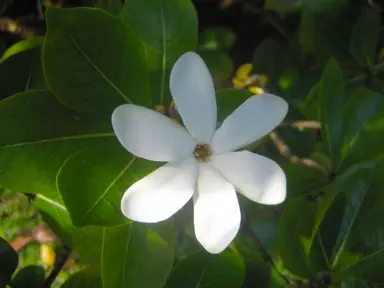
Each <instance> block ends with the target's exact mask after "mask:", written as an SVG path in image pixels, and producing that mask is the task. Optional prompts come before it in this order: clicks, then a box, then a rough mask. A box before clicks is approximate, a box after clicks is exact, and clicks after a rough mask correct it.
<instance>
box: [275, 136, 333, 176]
mask: <svg viewBox="0 0 384 288" xmlns="http://www.w3.org/2000/svg"><path fill="white" fill-rule="evenodd" d="M268 136H269V139H271V141H272V143H273V144H274V145H275V147H276V148H277V150H278V151H279V153H280V154H281V155H283V156H284V157H285V158H287V159H288V160H289V162H291V163H293V164H299V165H303V166H307V167H311V168H316V169H319V170H321V171H322V172H323V173H324V174H328V171H327V169H325V168H324V167H323V166H322V165H320V164H319V163H317V162H316V161H314V160H312V159H309V158H300V157H298V156H296V155H294V154H293V153H292V151H291V149H290V148H289V147H288V145H287V144H286V143H285V142H284V140H283V139H281V138H280V136H279V135H278V134H277V133H276V132H271V133H269V134H268Z"/></svg>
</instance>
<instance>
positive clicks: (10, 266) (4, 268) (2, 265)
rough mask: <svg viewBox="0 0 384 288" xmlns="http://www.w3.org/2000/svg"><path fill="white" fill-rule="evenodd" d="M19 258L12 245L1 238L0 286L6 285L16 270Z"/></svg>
mask: <svg viewBox="0 0 384 288" xmlns="http://www.w3.org/2000/svg"><path fill="white" fill-rule="evenodd" d="M18 262H19V258H18V257H17V254H16V252H15V251H14V250H13V249H12V247H11V246H10V245H9V244H8V242H7V241H5V240H4V239H3V238H0V287H5V286H6V285H7V284H8V283H9V282H10V280H11V277H12V274H13V272H15V270H16V267H17V264H18Z"/></svg>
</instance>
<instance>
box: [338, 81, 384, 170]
mask: <svg viewBox="0 0 384 288" xmlns="http://www.w3.org/2000/svg"><path fill="white" fill-rule="evenodd" d="M383 113H384V98H383V95H382V94H379V93H377V92H374V91H372V90H368V89H366V88H360V89H358V90H357V91H356V92H355V93H354V94H353V95H352V96H351V97H350V99H349V100H348V102H347V103H346V105H345V108H344V117H343V118H344V119H343V123H344V125H343V126H344V127H343V136H344V139H343V147H342V151H341V152H342V154H341V157H342V160H343V167H344V168H345V167H348V166H349V165H351V164H355V163H358V162H361V161H370V160H373V159H374V158H375V157H376V156H377V155H380V154H383V153H384V148H383V145H381V143H382V141H384V136H383V135H384V134H383V132H384V125H383V123H382V116H383Z"/></svg>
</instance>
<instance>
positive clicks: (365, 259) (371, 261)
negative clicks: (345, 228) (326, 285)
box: [341, 203, 384, 283]
mask: <svg viewBox="0 0 384 288" xmlns="http://www.w3.org/2000/svg"><path fill="white" fill-rule="evenodd" d="M383 216H384V205H383V203H380V204H379V205H376V206H375V207H373V208H372V209H371V210H370V211H369V212H368V213H367V214H366V215H364V217H362V219H361V220H360V221H359V223H358V225H357V227H356V229H355V231H353V235H352V236H351V238H352V240H353V242H354V243H353V244H355V245H354V247H352V249H353V252H355V253H357V254H358V255H359V256H360V257H359V260H358V261H357V263H354V264H353V265H349V266H348V267H346V268H344V269H343V270H342V271H341V272H342V274H343V275H347V276H350V277H353V278H357V279H363V280H367V281H372V282H377V283H382V282H383V281H384V276H383V274H382V269H381V268H382V267H383V265H384V245H383V243H384V241H383V240H384V225H383V223H382V221H381V219H383V218H382V217H383Z"/></svg>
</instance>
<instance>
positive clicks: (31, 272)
mask: <svg viewBox="0 0 384 288" xmlns="http://www.w3.org/2000/svg"><path fill="white" fill-rule="evenodd" d="M44 282H45V271H44V268H43V267H42V266H37V265H30V266H27V267H25V268H23V269H22V270H20V271H19V272H18V273H17V274H16V276H15V278H14V279H13V280H12V288H25V287H33V288H43V287H44Z"/></svg>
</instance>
